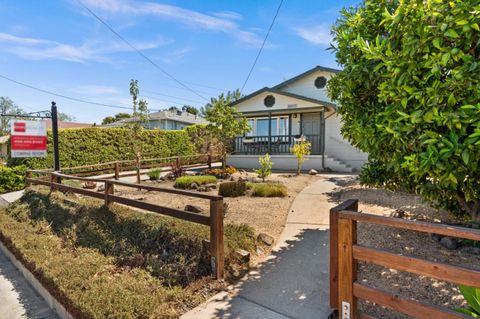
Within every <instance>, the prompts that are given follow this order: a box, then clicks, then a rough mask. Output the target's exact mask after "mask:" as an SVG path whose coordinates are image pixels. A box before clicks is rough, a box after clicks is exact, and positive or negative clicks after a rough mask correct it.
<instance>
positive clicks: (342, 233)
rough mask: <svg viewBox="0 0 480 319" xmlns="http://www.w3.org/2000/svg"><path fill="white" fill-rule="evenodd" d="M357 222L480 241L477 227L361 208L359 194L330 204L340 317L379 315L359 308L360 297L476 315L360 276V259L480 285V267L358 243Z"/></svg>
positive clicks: (428, 313) (406, 309) (405, 308)
mask: <svg viewBox="0 0 480 319" xmlns="http://www.w3.org/2000/svg"><path fill="white" fill-rule="evenodd" d="M357 222H364V223H371V224H377V225H384V226H389V227H395V228H401V229H408V230H413V231H418V232H423V233H433V234H439V235H444V236H452V237H460V238H465V239H471V240H477V241H480V231H479V230H476V229H471V228H464V227H455V226H448V225H443V224H434V223H428V222H419V221H411V220H405V219H399V218H391V217H383V216H377V215H372V214H364V213H359V212H358V200H348V201H346V202H344V203H342V204H340V205H339V206H336V207H334V208H332V209H331V210H330V307H331V308H333V309H338V312H339V318H341V319H355V318H373V317H371V316H369V315H366V314H361V313H359V312H358V310H357V299H358V298H360V299H363V300H368V301H370V302H373V303H375V304H377V305H380V306H384V307H387V308H389V309H392V310H394V311H397V312H401V313H404V314H407V315H410V316H413V317H415V318H426V319H433V318H434V319H443V318H471V317H470V316H468V315H465V314H461V313H458V312H455V311H453V310H450V309H447V308H443V307H438V306H434V305H429V304H426V303H422V302H419V301H415V300H412V299H407V298H405V297H402V296H399V295H395V294H391V293H389V292H387V291H383V290H380V289H375V288H371V287H368V286H365V285H363V284H360V283H359V282H357V281H356V279H357V275H356V273H357V264H356V263H357V261H364V262H368V263H372V264H375V265H380V266H383V267H387V268H393V269H397V270H400V271H407V272H411V273H414V274H417V275H420V276H427V277H431V278H435V279H438V280H443V281H448V282H451V283H455V284H459V285H468V286H473V287H479V288H480V271H476V270H472V269H468V268H464V267H459V266H453V265H448V264H445V263H438V262H431V261H427V260H424V259H420V258H415V257H407V256H404V255H401V254H394V253H390V252H388V251H384V250H380V249H373V248H369V247H364V246H361V245H358V244H357Z"/></svg>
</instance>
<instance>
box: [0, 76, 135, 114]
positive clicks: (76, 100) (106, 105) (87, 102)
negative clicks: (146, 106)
mask: <svg viewBox="0 0 480 319" xmlns="http://www.w3.org/2000/svg"><path fill="white" fill-rule="evenodd" d="M0 78H3V79H5V80H8V81H10V82H13V83H16V84H18V85H22V86H24V87H27V88H29V89H32V90H35V91H39V92H42V93H45V94H50V95H54V96H58V97H61V98H64V99H67V100H71V101H75V102H80V103H85V104H92V105H98V106H105V107H110V108H116V109H126V110H131V109H132V108H131V107H127V106H118V105H112V104H105V103H99V102H93V101H88V100H84V99H81V98H76V97H71V96H68V95H64V94H59V93H55V92H52V91H48V90H44V89H41V88H38V87H35V86H33V85H30V84H26V83H23V82H20V81H17V80H14V79H11V78H9V77H6V76H5V75H1V74H0Z"/></svg>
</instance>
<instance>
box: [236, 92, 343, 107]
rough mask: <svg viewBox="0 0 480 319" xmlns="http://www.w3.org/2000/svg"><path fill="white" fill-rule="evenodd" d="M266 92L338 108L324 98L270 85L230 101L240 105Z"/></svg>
mask: <svg viewBox="0 0 480 319" xmlns="http://www.w3.org/2000/svg"><path fill="white" fill-rule="evenodd" d="M265 92H268V93H274V94H278V95H283V96H288V97H291V98H294V99H299V100H302V101H307V102H312V103H318V104H320V105H323V106H326V107H331V108H333V109H336V105H335V104H333V103H331V102H326V101H322V100H318V99H313V98H310V97H307V96H303V95H298V94H295V93H290V92H284V91H279V90H276V89H274V88H272V89H271V88H268V87H264V88H262V89H260V90H257V91H255V92H253V93H251V94H249V95H246V96H244V97H242V98H241V99H238V100H236V101H234V102H232V103H230V106H235V105H238V104H240V103H242V102H244V101H247V100H249V99H251V98H252V97H255V96H257V95H260V94H262V93H265Z"/></svg>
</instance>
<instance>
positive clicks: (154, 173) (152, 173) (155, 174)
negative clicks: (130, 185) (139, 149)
mask: <svg viewBox="0 0 480 319" xmlns="http://www.w3.org/2000/svg"><path fill="white" fill-rule="evenodd" d="M161 173H162V170H161V169H159V168H154V169H151V170H149V171H148V173H147V175H148V178H149V179H150V180H151V181H156V180H158V179H160V174H161Z"/></svg>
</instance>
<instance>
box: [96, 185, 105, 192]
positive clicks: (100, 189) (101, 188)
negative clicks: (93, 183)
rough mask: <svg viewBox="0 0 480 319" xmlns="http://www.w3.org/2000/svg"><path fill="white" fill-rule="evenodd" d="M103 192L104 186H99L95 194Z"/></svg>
mask: <svg viewBox="0 0 480 319" xmlns="http://www.w3.org/2000/svg"><path fill="white" fill-rule="evenodd" d="M104 191H105V184H100V186H98V188H97V192H104Z"/></svg>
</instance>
